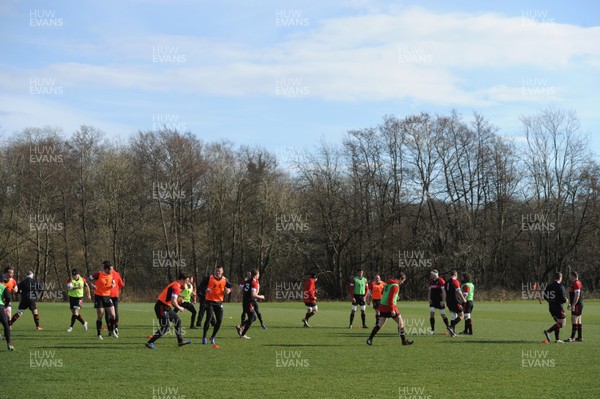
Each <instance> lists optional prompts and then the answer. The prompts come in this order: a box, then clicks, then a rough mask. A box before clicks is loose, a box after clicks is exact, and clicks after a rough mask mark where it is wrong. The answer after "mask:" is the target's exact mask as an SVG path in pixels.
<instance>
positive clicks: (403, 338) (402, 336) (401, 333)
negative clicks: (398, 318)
mask: <svg viewBox="0 0 600 399" xmlns="http://www.w3.org/2000/svg"><path fill="white" fill-rule="evenodd" d="M400 339H402V342H404V341H406V334H405V333H404V328H401V329H400Z"/></svg>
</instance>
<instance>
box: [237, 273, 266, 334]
mask: <svg viewBox="0 0 600 399" xmlns="http://www.w3.org/2000/svg"><path fill="white" fill-rule="evenodd" d="M250 276H251V279H250V280H248V281H246V283H244V298H243V301H242V306H243V307H244V313H246V314H247V315H248V319H247V320H246V321H245V322H244V323H243V327H242V326H236V330H237V332H238V334H239V336H240V338H246V339H250V337H248V336H247V335H246V333H247V332H248V330H249V329H250V327H251V326H252V323H253V322H254V320H255V319H256V310H255V303H256V302H257V300H259V299H265V296H264V295H260V294H259V293H258V292H259V290H260V284H259V282H258V279H259V278H260V272H259V271H258V269H252V271H251V273H250Z"/></svg>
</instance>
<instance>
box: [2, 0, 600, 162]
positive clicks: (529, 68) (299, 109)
mask: <svg viewBox="0 0 600 399" xmlns="http://www.w3.org/2000/svg"><path fill="white" fill-rule="evenodd" d="M324 3H326V4H325V5H323V4H319V2H315V1H308V0H303V1H299V0H297V1H282V0H279V1H259V2H253V3H251V2H247V1H241V0H240V1H231V0H223V1H220V2H218V4H215V2H213V1H205V0H197V1H192V0H147V1H143V0H121V1H118V2H117V1H114V2H111V1H105V2H96V1H79V2H66V1H64V2H55V1H30V0H29V1H24V0H23V1H17V0H8V1H4V2H2V4H0V49H1V50H2V56H1V58H0V76H1V79H0V134H1V135H2V138H6V137H10V136H11V135H13V134H15V133H18V132H19V131H21V130H22V129H24V128H27V127H41V126H46V125H50V126H58V127H62V128H63V129H64V132H65V135H66V136H69V135H70V134H71V133H72V132H73V131H74V130H76V129H77V127H78V126H80V125H81V124H88V125H93V126H95V127H97V128H99V129H101V130H103V131H104V132H105V133H106V136H107V137H109V138H114V139H117V140H120V141H121V142H124V141H126V140H127V139H128V138H129V137H130V136H132V135H134V134H135V133H136V132H137V131H138V130H149V129H152V128H153V127H156V126H157V125H162V124H165V125H167V126H169V127H175V128H179V129H180V130H184V131H185V130H190V131H191V132H193V133H194V134H195V135H197V136H198V137H199V138H201V139H203V140H205V141H216V140H220V139H229V140H231V141H233V142H234V143H236V144H247V145H251V146H255V145H259V146H262V147H264V148H266V149H268V150H270V151H273V152H275V153H277V152H282V153H285V152H286V148H288V149H289V148H298V149H300V148H301V149H306V150H310V149H312V148H313V147H314V146H315V145H316V144H318V143H319V142H320V141H321V140H322V139H325V140H326V141H330V142H338V141H339V140H340V138H341V137H342V136H343V135H344V134H345V132H346V131H347V130H350V129H359V128H363V127H373V126H375V125H377V124H379V123H380V122H381V120H382V117H383V116H384V115H386V114H393V115H397V116H399V117H402V116H403V115H406V114H412V113H419V112H421V111H426V112H431V113H448V112H450V110H452V109H457V110H458V111H459V112H461V113H462V114H463V115H465V117H469V116H470V114H471V113H472V112H473V111H474V110H475V111H478V112H480V113H482V114H483V115H485V116H486V117H487V118H488V119H490V121H491V122H492V123H493V124H495V125H496V126H498V127H499V128H500V134H503V135H506V136H511V137H515V138H516V139H517V140H520V137H521V136H522V131H521V126H520V122H519V117H520V116H522V115H528V114H531V113H535V112H536V111H537V110H539V109H541V108H544V107H547V106H549V105H552V106H556V107H560V108H572V109H575V110H576V111H577V113H578V115H579V117H580V119H581V122H582V131H583V132H585V133H589V135H590V138H591V140H592V146H591V148H592V149H593V151H594V152H595V153H597V154H600V129H599V128H600V112H598V102H599V101H598V97H599V96H598V94H597V93H599V92H600V73H599V72H600V12H599V11H600V6H599V5H598V3H597V2H595V1H570V2H564V1H529V2H527V1H487V0H486V1H484V0H477V1H466V0H463V1H447V0H437V1H433V0H430V1H427V0H421V1H417V0H413V1H379V0H346V1H341V0H340V1H338V0H331V1H327V2H324ZM596 136H598V137H596Z"/></svg>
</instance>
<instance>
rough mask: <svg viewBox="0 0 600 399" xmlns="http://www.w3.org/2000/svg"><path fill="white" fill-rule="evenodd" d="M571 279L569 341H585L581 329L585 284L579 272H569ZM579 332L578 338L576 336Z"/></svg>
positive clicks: (568, 307)
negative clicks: (580, 278)
mask: <svg viewBox="0 0 600 399" xmlns="http://www.w3.org/2000/svg"><path fill="white" fill-rule="evenodd" d="M569 281H570V282H571V288H570V290H569V305H568V306H567V309H571V338H569V342H583V336H582V331H581V314H582V313H583V285H582V284H581V281H579V275H578V274H577V272H575V271H572V272H571V273H569ZM575 332H577V338H575Z"/></svg>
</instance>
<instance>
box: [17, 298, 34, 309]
mask: <svg viewBox="0 0 600 399" xmlns="http://www.w3.org/2000/svg"><path fill="white" fill-rule="evenodd" d="M25 309H29V310H31V311H32V312H33V311H34V310H36V309H37V302H36V301H32V300H31V299H29V298H21V302H19V310H25Z"/></svg>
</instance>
